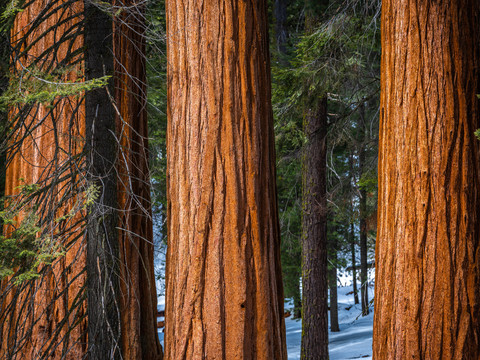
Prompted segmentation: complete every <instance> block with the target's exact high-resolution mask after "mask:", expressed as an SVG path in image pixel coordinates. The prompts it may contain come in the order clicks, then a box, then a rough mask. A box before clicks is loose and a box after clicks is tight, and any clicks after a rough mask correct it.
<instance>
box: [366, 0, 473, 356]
mask: <svg viewBox="0 0 480 360" xmlns="http://www.w3.org/2000/svg"><path fill="white" fill-rule="evenodd" d="M382 6H383V8H382V81H381V109H380V143H379V144H380V150H379V206H378V220H379V222H378V224H379V227H378V240H377V253H376V271H377V274H376V289H375V300H376V301H375V303H376V305H375V319H374V341H373V353H374V358H375V359H382V360H383V359H440V358H442V359H478V358H480V317H479V314H480V306H479V305H480V282H479V279H480V266H479V263H480V247H479V245H480V244H479V241H480V221H479V217H478V211H479V206H480V188H479V185H480V179H479V168H478V167H479V164H480V156H479V144H478V140H476V139H475V136H474V131H475V130H476V129H477V128H479V127H480V121H479V111H478V99H477V96H476V94H478V93H479V83H478V79H479V66H480V57H479V43H478V39H479V38H480V30H479V29H480V23H479V21H480V2H478V1H477V0H464V1H459V0H452V1H426V0H415V1H410V2H399V1H392V0H386V1H383V3H382Z"/></svg>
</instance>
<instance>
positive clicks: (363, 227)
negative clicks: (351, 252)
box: [358, 104, 369, 316]
mask: <svg viewBox="0 0 480 360" xmlns="http://www.w3.org/2000/svg"><path fill="white" fill-rule="evenodd" d="M359 110H360V119H359V124H358V125H359V126H358V127H359V131H360V144H359V146H360V149H359V154H358V166H359V176H360V179H362V176H363V174H364V172H365V144H366V141H365V140H366V126H365V105H364V104H361V105H360V109H359ZM367 235H368V234H367V191H366V190H365V187H361V188H360V283H361V284H360V289H361V298H362V315H363V316H366V315H368V313H369V308H368V247H367Z"/></svg>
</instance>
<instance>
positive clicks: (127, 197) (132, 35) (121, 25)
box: [113, 0, 163, 360]
mask: <svg viewBox="0 0 480 360" xmlns="http://www.w3.org/2000/svg"><path fill="white" fill-rule="evenodd" d="M114 5H115V6H122V7H123V8H124V9H125V10H124V11H122V12H121V13H120V14H119V16H118V17H116V18H114V32H113V34H114V41H113V43H114V54H115V99H116V106H117V109H118V111H119V114H117V116H116V132H117V138H118V139H119V141H120V145H121V148H120V153H119V155H118V156H117V173H118V178H119V181H118V205H119V209H120V212H121V216H120V229H121V230H120V232H119V236H120V254H121V255H120V259H121V262H120V274H121V279H122V281H121V283H120V288H121V301H120V309H121V322H122V334H121V339H122V345H123V356H124V358H125V359H142V360H158V359H162V358H163V353H162V348H161V345H160V342H159V339H158V333H157V294H156V289H155V274H154V266H153V254H154V251H153V228H152V209H151V200H150V173H149V168H148V127H147V104H146V102H147V96H146V92H147V86H146V84H147V79H146V64H145V63H146V59H145V40H146V37H145V35H146V34H145V29H146V24H145V23H144V10H145V9H144V7H143V5H138V4H136V3H135V2H134V1H132V0H123V1H121V0H115V2H114Z"/></svg>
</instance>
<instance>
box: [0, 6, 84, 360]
mask: <svg viewBox="0 0 480 360" xmlns="http://www.w3.org/2000/svg"><path fill="white" fill-rule="evenodd" d="M45 4H46V1H38V2H35V3H32V5H30V6H29V8H28V9H26V10H25V11H23V12H21V13H19V14H18V16H17V18H16V20H15V23H14V27H13V29H12V35H11V39H12V45H13V46H15V45H16V44H18V42H19V41H20V40H21V39H22V38H23V37H24V36H25V34H26V33H27V32H28V30H29V28H30V24H31V22H32V21H33V20H34V19H35V18H36V17H37V16H38V14H39V13H40V12H41V11H42V9H44V7H45ZM81 11H82V3H81V2H75V3H72V4H71V5H70V8H69V9H67V10H66V11H58V12H56V13H54V14H53V15H52V16H50V17H49V18H48V19H47V21H45V22H43V23H41V24H40V25H39V27H38V30H37V31H35V32H32V33H30V34H29V35H27V39H26V41H25V44H24V46H23V48H25V47H27V46H29V45H32V47H31V49H30V50H29V51H28V54H29V55H30V56H29V57H27V56H24V57H22V58H20V59H18V60H19V62H17V63H15V64H14V65H15V66H16V68H17V70H19V69H21V66H20V62H21V64H22V66H23V67H25V66H29V65H30V64H31V63H32V61H33V60H34V59H35V58H36V57H39V56H40V55H41V54H42V52H43V51H44V50H45V49H46V48H48V47H49V46H51V44H54V43H55V42H57V41H58V40H59V38H60V37H61V35H62V33H63V31H65V29H68V28H70V27H71V26H73V25H74V24H75V23H77V22H78V21H79V19H78V18H72V19H69V20H67V18H68V17H69V16H71V15H72V14H76V13H80V12H81ZM62 20H65V22H64V23H63V24H62V23H61V21H62ZM58 23H61V24H60V25H59V26H58V30H57V32H54V31H49V32H48V33H47V34H44V35H43V36H42V38H41V39H40V40H39V41H38V42H37V43H35V44H34V41H35V40H37V38H38V36H39V34H42V33H44V32H45V31H46V30H47V29H49V28H50V27H51V26H52V25H54V24H58ZM69 45H70V44H69V43H67V42H66V43H64V44H62V45H60V46H59V48H58V50H57V59H56V61H54V63H56V64H58V62H60V61H61V60H63V59H64V58H65V56H66V53H67V50H68V47H69ZM71 45H72V49H78V48H80V47H81V46H82V45H83V42H82V39H81V38H78V39H75V40H74V41H72V44H71ZM48 60H49V61H52V57H49V58H48ZM44 65H45V66H47V65H48V62H47V63H45V64H44ZM39 68H40V69H43V68H42V66H41V64H39ZM78 70H79V68H76V69H73V70H72V71H71V72H68V73H67V74H65V75H64V76H63V78H62V80H63V81H73V80H75V79H77V74H76V71H78ZM77 106H80V108H79V110H78V109H77ZM77 110H78V112H77ZM76 112H77V114H75V113H76ZM82 112H83V108H82V106H81V105H79V101H78V100H75V99H66V100H63V101H61V102H60V103H59V104H58V105H57V106H56V108H55V109H54V110H53V111H51V112H50V111H49V109H47V108H46V107H45V106H38V107H36V108H34V110H32V111H31V112H30V115H28V116H27V117H26V118H25V119H24V123H25V127H30V126H33V125H34V124H36V123H37V122H38V121H39V119H43V118H45V119H44V121H43V122H42V124H41V125H40V126H38V127H37V128H35V129H33V130H32V131H31V133H30V134H29V135H28V136H26V138H25V140H24V142H23V144H22V146H21V147H20V149H19V151H18V153H17V154H16V155H15V157H14V158H13V160H12V162H11V163H10V164H9V166H8V167H7V172H6V185H5V186H6V189H5V194H6V195H7V196H8V195H15V194H18V193H19V189H18V186H20V185H23V184H35V183H41V182H43V181H45V179H46V177H47V176H49V175H51V171H52V168H53V167H54V166H55V165H53V164H52V161H53V160H57V161H58V163H57V166H62V165H64V164H66V163H67V162H68V160H69V156H68V155H66V154H65V153H67V154H72V155H75V154H79V153H80V152H81V151H82V147H83V144H82V143H81V142H77V141H71V140H72V138H74V137H81V136H83V134H84V131H85V129H84V122H83V121H82ZM11 115H12V116H14V115H15V112H12V113H11ZM54 128H55V129H56V133H57V134H56V135H57V136H58V137H57V139H56V140H57V141H58V146H57V150H60V151H59V152H58V153H57V154H55V153H54V147H53V145H52V144H53V143H54V142H55V139H54V136H53V129H54ZM18 136H19V137H20V136H25V132H24V130H20V131H19V133H18ZM72 170H73V169H72ZM68 173H69V171H67V172H66V174H68ZM64 175H65V174H64ZM21 179H23V181H22V180H21ZM77 180H78V179H77ZM62 186H65V183H60V184H58V185H57V186H56V188H55V190H52V194H54V196H55V197H56V199H57V200H58V201H60V198H61V197H62V195H63V192H64V191H63V190H60V189H61V188H62ZM73 205H74V200H72V201H71V202H70V203H69V205H67V206H65V207H64V208H63V209H60V210H59V211H58V216H59V217H60V216H62V215H66V214H67V213H68V212H69V211H70V209H71V208H72V207H73ZM78 216H81V215H80V214H79V215H78ZM78 216H77V217H76V219H78ZM15 220H16V222H17V224H18V223H19V222H20V221H21V220H22V217H21V216H20V217H17V218H16V219H15ZM73 221H75V219H72V222H73ZM49 226H51V228H52V231H53V232H56V231H57V230H56V229H55V225H54V224H52V225H49ZM77 230H78V231H81V229H80V228H77ZM74 236H75V234H72V235H71V237H69V238H67V239H64V240H65V242H66V243H67V242H68V241H71V240H73V238H74ZM84 266H85V256H84V243H83V242H82V241H77V242H75V243H74V244H73V245H72V246H70V247H69V248H68V252H67V253H66V255H65V257H61V258H59V259H58V260H57V261H56V262H55V264H54V266H52V268H51V271H48V272H46V274H45V275H44V276H43V277H42V278H41V279H40V280H38V281H34V282H31V283H30V284H29V285H27V286H24V287H21V288H19V287H16V288H13V289H11V290H9V291H8V292H7V293H6V298H5V301H4V303H3V304H2V311H7V309H8V311H9V314H8V316H7V318H6V321H5V322H4V323H3V324H2V325H3V326H2V334H1V335H0V336H1V340H2V341H1V343H0V358H7V359H17V358H26V359H34V358H36V357H37V356H38V354H43V353H49V354H51V356H52V358H60V356H61V354H62V352H64V351H67V349H68V355H67V356H66V359H77V358H79V357H81V356H82V354H83V353H84V352H85V350H86V346H85V345H86V344H85V343H86V324H85V322H84V321H80V320H81V319H82V318H83V316H84V315H85V313H86V309H85V304H84V302H83V301H80V304H79V306H77V302H78V301H79V299H77V298H76V297H77V296H78V295H79V293H80V291H81V288H82V286H83V284H84V282H85V276H84V274H82V272H83V269H84ZM4 285H5V284H4ZM67 288H68V291H66V289H67ZM3 289H4V290H5V287H4V288H3ZM4 295H5V293H4ZM9 306H13V308H9ZM64 321H68V322H67V323H63V322H64ZM75 321H80V323H79V324H78V326H76V327H75V328H73V329H69V324H71V323H73V322H75ZM70 330H71V331H70ZM54 331H58V332H59V333H58V334H57V337H56V342H58V339H59V338H64V339H65V341H64V342H63V343H62V344H60V346H58V347H57V348H50V349H49V346H51V345H52V342H54V341H55V340H52V335H53V332H54ZM53 345H55V343H53ZM18 350H20V352H19V353H15V351H18Z"/></svg>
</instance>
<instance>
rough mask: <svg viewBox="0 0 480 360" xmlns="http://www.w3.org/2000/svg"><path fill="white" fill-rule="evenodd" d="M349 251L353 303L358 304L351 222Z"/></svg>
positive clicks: (353, 233)
mask: <svg viewBox="0 0 480 360" xmlns="http://www.w3.org/2000/svg"><path fill="white" fill-rule="evenodd" d="M349 237H350V250H351V253H352V282H353V299H354V303H355V304H358V303H359V301H358V288H357V264H356V261H357V259H356V253H355V231H354V229H353V222H352V223H351V224H350V236H349Z"/></svg>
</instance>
